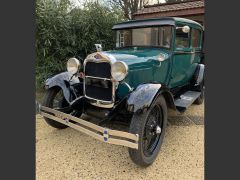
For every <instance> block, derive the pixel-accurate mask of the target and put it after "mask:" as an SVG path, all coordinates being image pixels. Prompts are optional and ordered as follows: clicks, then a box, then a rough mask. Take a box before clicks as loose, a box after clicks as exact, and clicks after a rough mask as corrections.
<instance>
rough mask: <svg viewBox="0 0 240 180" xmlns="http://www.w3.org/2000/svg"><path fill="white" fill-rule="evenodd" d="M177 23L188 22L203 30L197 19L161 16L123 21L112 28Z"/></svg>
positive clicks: (187, 23)
mask: <svg viewBox="0 0 240 180" xmlns="http://www.w3.org/2000/svg"><path fill="white" fill-rule="evenodd" d="M176 24H186V25H193V26H195V27H198V28H200V29H201V30H203V26H202V25H201V24H199V23H198V22H196V21H193V20H190V19H186V18H180V17H161V18H148V19H139V20H129V21H125V22H121V23H118V24H115V25H114V26H113V27H112V29H113V30H117V29H127V28H134V27H136V28H137V27H146V26H159V25H173V26H175V25H176Z"/></svg>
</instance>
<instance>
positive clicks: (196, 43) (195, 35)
mask: <svg viewBox="0 0 240 180" xmlns="http://www.w3.org/2000/svg"><path fill="white" fill-rule="evenodd" d="M200 34H201V32H200V31H199V30H197V29H192V47H193V48H197V47H200Z"/></svg>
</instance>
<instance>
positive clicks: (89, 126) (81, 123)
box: [40, 106, 139, 149]
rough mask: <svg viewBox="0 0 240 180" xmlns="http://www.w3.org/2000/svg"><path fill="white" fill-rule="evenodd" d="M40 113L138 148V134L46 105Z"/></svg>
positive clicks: (115, 142)
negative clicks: (95, 122)
mask: <svg viewBox="0 0 240 180" xmlns="http://www.w3.org/2000/svg"><path fill="white" fill-rule="evenodd" d="M40 114H41V115H42V116H43V117H46V118H49V119H51V120H54V121H57V122H59V123H62V124H65V125H67V126H69V127H71V128H73V129H76V130H78V131H81V132H83V133H85V134H87V135H89V136H92V137H93V138H95V139H98V140H100V141H103V142H106V143H110V144H116V145H121V146H126V147H130V148H133V149H138V139H139V137H138V134H131V133H128V132H124V131H117V130H112V129H107V128H103V127H101V126H98V125H96V124H93V123H90V122H88V121H85V120H83V119H80V118H77V117H74V116H71V115H69V114H66V113H63V112H60V111H57V110H55V109H51V108H48V107H45V106H41V107H40Z"/></svg>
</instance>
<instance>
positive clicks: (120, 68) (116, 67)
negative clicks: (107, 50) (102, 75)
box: [111, 61, 128, 81]
mask: <svg viewBox="0 0 240 180" xmlns="http://www.w3.org/2000/svg"><path fill="white" fill-rule="evenodd" d="M127 73H128V66H127V64H126V63H125V62H122V61H118V62H115V63H114V64H113V65H112V70H111V74H112V77H113V78H114V79H115V80H117V81H122V80H123V79H124V78H125V77H126V76H127Z"/></svg>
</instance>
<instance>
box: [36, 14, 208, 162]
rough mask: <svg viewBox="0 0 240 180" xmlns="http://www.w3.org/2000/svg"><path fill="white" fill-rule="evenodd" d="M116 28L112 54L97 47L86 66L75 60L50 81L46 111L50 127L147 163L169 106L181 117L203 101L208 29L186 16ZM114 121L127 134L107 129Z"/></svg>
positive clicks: (160, 138) (152, 157) (153, 155)
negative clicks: (117, 147)
mask: <svg viewBox="0 0 240 180" xmlns="http://www.w3.org/2000/svg"><path fill="white" fill-rule="evenodd" d="M112 29H113V31H114V32H115V35H116V36H115V37H116V49H115V50H111V51H101V46H100V45H97V46H98V47H97V49H98V51H97V52H95V53H93V54H90V55H88V56H87V57H86V58H85V60H84V62H82V63H81V62H80V61H79V60H77V59H76V58H70V59H69V60H68V62H67V71H66V72H63V73H61V74H58V75H56V76H54V77H52V78H49V79H47V81H46V83H45V86H46V94H45V98H44V101H43V104H42V106H41V107H40V109H41V114H42V115H43V116H44V118H45V120H46V122H47V123H48V124H49V125H50V126H52V127H55V128H58V129H63V128H66V127H72V128H74V129H77V130H79V131H81V132H83V133H86V134H88V135H90V136H92V137H94V138H96V139H98V140H100V141H103V142H107V143H111V144H116V145H122V146H126V147H128V148H129V155H130V157H131V159H132V160H133V162H135V163H136V164H138V165H141V166H148V165H150V164H151V163H153V161H154V160H155V159H156V157H157V154H158V152H159V150H160V147H161V144H162V142H163V138H164V133H165V130H166V124H167V115H168V114H167V113H168V109H173V110H176V111H180V112H184V110H186V108H187V107H188V106H190V105H191V104H192V103H196V104H201V103H202V102H203V97H204V64H202V62H203V58H202V57H203V56H202V37H203V28H202V26H201V25H200V24H198V23H197V22H194V21H191V20H187V19H182V18H159V19H145V20H135V21H128V22H123V23H119V24H116V25H114V26H113V28H112ZM83 114H86V115H88V116H90V117H97V119H98V121H97V122H95V123H93V122H90V121H87V120H84V119H83V118H81V117H82V116H81V115H83ZM114 119H117V120H118V121H124V122H128V125H129V126H128V127H129V128H128V132H127V131H119V130H116V129H112V128H106V126H107V124H108V123H109V122H111V121H113V120H114ZM113 122H114V121H113Z"/></svg>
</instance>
